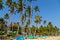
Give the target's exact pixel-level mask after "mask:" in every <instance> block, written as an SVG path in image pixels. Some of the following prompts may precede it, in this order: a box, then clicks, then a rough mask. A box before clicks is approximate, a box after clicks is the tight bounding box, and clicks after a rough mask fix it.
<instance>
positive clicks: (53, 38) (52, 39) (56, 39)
mask: <svg viewBox="0 0 60 40" xmlns="http://www.w3.org/2000/svg"><path fill="white" fill-rule="evenodd" d="M25 40H44V39H42V38H40V37H39V38H38V39H25ZM45 40H60V36H49V37H48V38H46V39H45Z"/></svg>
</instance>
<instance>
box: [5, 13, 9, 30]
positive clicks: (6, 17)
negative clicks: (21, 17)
mask: <svg viewBox="0 0 60 40" xmlns="http://www.w3.org/2000/svg"><path fill="white" fill-rule="evenodd" d="M4 18H5V19H6V25H7V19H9V14H8V13H6V14H5V15H4ZM7 31H8V28H7Z"/></svg>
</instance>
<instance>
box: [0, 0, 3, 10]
mask: <svg viewBox="0 0 60 40" xmlns="http://www.w3.org/2000/svg"><path fill="white" fill-rule="evenodd" d="M2 8H3V2H2V0H0V10H1V9H2Z"/></svg>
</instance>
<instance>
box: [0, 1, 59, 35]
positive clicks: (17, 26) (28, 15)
mask: <svg viewBox="0 0 60 40" xmlns="http://www.w3.org/2000/svg"><path fill="white" fill-rule="evenodd" d="M27 2H28V3H32V2H33V0H16V1H14V0H6V2H5V4H4V3H3V0H0V9H3V7H5V6H6V7H7V8H8V13H7V12H6V14H5V15H4V19H3V18H0V29H1V30H3V29H4V31H8V30H10V31H16V33H17V35H18V34H23V33H27V34H28V35H29V33H30V34H33V35H34V34H35V35H57V34H58V32H59V29H58V28H57V27H56V26H55V27H54V26H53V24H52V23H51V22H49V23H48V25H47V26H46V25H45V24H46V20H44V26H43V25H41V26H40V27H38V24H40V23H41V21H42V17H41V16H39V15H36V16H35V20H34V22H35V23H36V26H34V25H33V26H32V27H30V24H31V23H32V21H31V20H32V17H33V16H32V15H34V13H33V12H35V13H36V12H40V10H39V7H38V6H37V5H36V6H33V7H32V5H31V4H26V3H27ZM18 13H19V14H20V15H19V16H20V22H17V23H12V22H11V23H10V26H9V25H8V24H7V22H8V21H7V20H8V19H9V18H10V17H11V16H9V15H10V14H18ZM17 20H18V19H17ZM1 30H0V31H1Z"/></svg>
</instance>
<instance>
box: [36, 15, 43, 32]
mask: <svg viewBox="0 0 60 40" xmlns="http://www.w3.org/2000/svg"><path fill="white" fill-rule="evenodd" d="M41 18H42V17H41V16H36V17H35V23H36V27H37V24H38V23H41V21H42V20H41ZM35 33H36V32H35Z"/></svg>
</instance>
